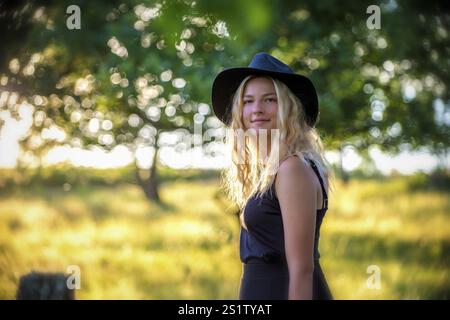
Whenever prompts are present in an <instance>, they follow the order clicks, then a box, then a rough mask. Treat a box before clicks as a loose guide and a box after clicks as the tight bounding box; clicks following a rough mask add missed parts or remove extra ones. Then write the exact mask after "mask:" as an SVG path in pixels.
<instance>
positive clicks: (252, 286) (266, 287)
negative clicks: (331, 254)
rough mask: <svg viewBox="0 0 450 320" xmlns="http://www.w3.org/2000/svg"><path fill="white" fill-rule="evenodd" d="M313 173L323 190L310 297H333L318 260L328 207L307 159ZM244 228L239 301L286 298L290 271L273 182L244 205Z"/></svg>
mask: <svg viewBox="0 0 450 320" xmlns="http://www.w3.org/2000/svg"><path fill="white" fill-rule="evenodd" d="M307 160H308V162H309V163H310V164H311V166H312V168H313V170H314V172H315V173H316V175H317V177H318V179H319V181H320V185H321V188H322V193H323V204H322V209H320V210H317V217H316V232H315V240H314V273H313V299H314V300H330V299H333V297H332V294H331V292H330V289H329V287H328V284H327V281H326V279H325V276H324V274H323V272H322V268H321V266H320V263H319V258H320V254H319V250H318V247H319V236H320V226H321V224H322V220H323V218H324V216H325V212H326V211H327V209H328V197H327V193H326V191H325V187H324V184H323V181H322V177H321V176H320V174H319V170H318V169H317V167H316V165H315V163H314V161H313V160H311V159H307ZM243 215H244V221H245V225H246V228H247V229H245V228H243V227H242V226H241V231H240V259H241V262H242V263H243V274H242V278H241V283H240V289H239V299H241V300H253V299H255V300H286V299H288V291H289V272H288V266H287V262H286V256H285V247H284V228H283V220H282V215H281V209H280V204H279V202H278V198H277V195H276V192H275V186H274V184H272V186H271V187H270V189H269V190H268V192H266V193H265V194H264V195H263V196H262V197H260V198H257V197H252V198H250V199H249V201H248V202H247V204H246V206H245V208H244V213H243Z"/></svg>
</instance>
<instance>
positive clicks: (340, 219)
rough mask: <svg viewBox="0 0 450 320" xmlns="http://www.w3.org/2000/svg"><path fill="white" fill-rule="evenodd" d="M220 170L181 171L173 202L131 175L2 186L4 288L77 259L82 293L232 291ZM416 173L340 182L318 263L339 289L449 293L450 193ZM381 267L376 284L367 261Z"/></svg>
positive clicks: (235, 232) (339, 292)
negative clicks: (70, 183) (157, 197)
mask: <svg viewBox="0 0 450 320" xmlns="http://www.w3.org/2000/svg"><path fill="white" fill-rule="evenodd" d="M218 185H219V181H218V180H217V179H205V180H203V181H190V182H187V181H183V180H173V181H170V182H168V183H166V184H164V185H163V186H162V189H161V197H162V199H163V200H164V202H165V204H164V205H162V206H158V205H155V204H152V203H150V202H148V201H147V200H146V199H145V198H144V196H143V193H142V192H141V190H140V189H139V188H138V187H137V186H136V185H133V184H126V183H124V184H120V185H117V186H96V187H89V186H79V187H73V188H71V189H70V190H68V189H67V188H66V191H64V190H63V189H62V188H58V187H41V188H36V187H35V188H32V187H30V188H21V189H19V190H16V191H14V192H10V193H8V195H5V194H4V195H2V196H1V197H0V299H14V298H15V293H16V289H17V284H18V280H19V278H20V276H21V275H23V274H25V273H28V272H30V271H31V270H37V271H55V272H61V271H62V272H64V271H66V270H67V267H68V266H69V265H78V266H79V267H80V270H81V289H80V290H77V292H76V297H77V298H78V299H236V298H237V293H238V288H239V279H240V276H241V264H240V262H239V259H238V241H239V226H238V223H237V220H236V217H235V216H233V215H232V213H231V210H230V211H229V212H225V210H224V209H223V207H221V206H220V205H219V204H218V203H217V202H216V201H215V200H214V193H215V192H216V191H217V189H218ZM408 185H409V180H408V179H407V178H404V177H398V178H394V179H390V180H387V181H376V180H351V181H350V183H349V184H347V185H344V184H342V183H341V182H339V181H337V182H336V191H335V192H334V193H332V194H331V195H330V208H329V210H328V212H327V216H326V218H325V220H324V223H323V226H322V233H321V243H320V251H321V255H322V258H321V264H322V267H323V269H324V272H325V275H326V277H327V279H328V282H329V284H330V287H331V289H332V291H333V294H334V296H335V298H337V299H435V298H436V299H449V298H450V278H449V273H450V197H449V194H448V192H444V191H426V190H416V191H411V190H410V188H409V187H408ZM370 265H376V266H377V267H378V268H379V270H380V271H381V274H380V280H381V282H380V284H381V288H379V289H370V288H368V287H367V285H366V282H367V279H368V277H369V276H370V274H369V273H368V272H367V268H368V267H369V266H370Z"/></svg>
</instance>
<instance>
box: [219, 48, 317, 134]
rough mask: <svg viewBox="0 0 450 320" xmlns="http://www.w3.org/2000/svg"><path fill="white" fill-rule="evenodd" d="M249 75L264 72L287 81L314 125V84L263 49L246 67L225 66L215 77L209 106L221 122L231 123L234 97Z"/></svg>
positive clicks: (315, 99) (315, 102)
mask: <svg viewBox="0 0 450 320" xmlns="http://www.w3.org/2000/svg"><path fill="white" fill-rule="evenodd" d="M249 75H262V76H264V75H265V76H269V77H272V78H275V79H278V80H280V81H282V82H283V83H284V84H286V85H287V86H288V88H289V89H290V90H291V91H292V93H294V94H295V95H296V96H297V97H298V98H299V99H300V101H301V103H302V104H303V108H304V111H305V114H306V122H307V123H308V125H310V126H311V127H314V125H315V124H316V121H317V116H318V114H319V102H318V98H317V93H316V89H315V87H314V84H313V83H312V81H311V80H310V79H308V78H307V77H306V76H303V75H300V74H296V73H294V71H293V70H292V69H291V68H290V67H289V66H288V65H286V64H285V63H283V62H281V61H280V60H278V59H276V58H275V57H273V56H271V55H270V54H268V53H265V52H262V53H258V54H256V55H255V56H254V57H253V59H252V61H251V62H250V64H249V66H248V67H239V68H230V69H225V70H223V71H222V72H220V73H219V74H218V75H217V76H216V78H215V79H214V82H213V85H212V97H211V99H212V105H213V109H214V113H215V115H216V117H217V118H219V119H220V120H221V121H222V122H223V123H224V124H226V125H229V124H230V122H231V108H232V104H233V101H232V99H233V96H234V94H235V92H236V90H237V88H238V87H239V85H240V84H241V82H242V81H243V80H244V79H245V78H246V77H247V76H249Z"/></svg>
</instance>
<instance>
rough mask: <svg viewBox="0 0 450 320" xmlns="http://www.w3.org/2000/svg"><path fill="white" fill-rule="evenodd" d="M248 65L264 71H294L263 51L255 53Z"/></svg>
mask: <svg viewBox="0 0 450 320" xmlns="http://www.w3.org/2000/svg"><path fill="white" fill-rule="evenodd" d="M248 66H249V67H250V68H255V69H261V70H266V71H273V72H283V73H294V71H293V70H292V69H291V68H290V67H289V66H288V65H287V64H285V63H283V62H281V61H280V60H278V59H277V58H275V57H273V56H271V55H270V54H268V53H265V52H261V53H258V54H256V55H255V56H254V57H253V59H252V61H251V62H250V64H249V65H248Z"/></svg>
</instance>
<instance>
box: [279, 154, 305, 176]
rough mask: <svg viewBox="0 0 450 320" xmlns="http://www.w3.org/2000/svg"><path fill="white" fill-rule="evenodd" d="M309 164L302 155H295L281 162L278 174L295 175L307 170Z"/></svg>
mask: <svg viewBox="0 0 450 320" xmlns="http://www.w3.org/2000/svg"><path fill="white" fill-rule="evenodd" d="M308 167H309V164H308V162H307V158H306V157H305V156H304V155H303V154H301V153H295V154H291V155H288V156H286V157H285V158H284V159H282V160H281V161H280V164H279V166H278V171H277V173H278V174H282V175H285V174H289V173H293V172H294V173H295V172H299V171H303V170H307V169H308Z"/></svg>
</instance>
